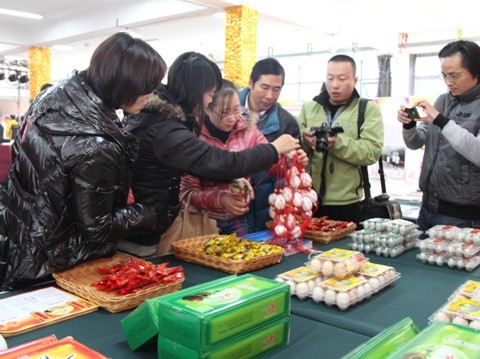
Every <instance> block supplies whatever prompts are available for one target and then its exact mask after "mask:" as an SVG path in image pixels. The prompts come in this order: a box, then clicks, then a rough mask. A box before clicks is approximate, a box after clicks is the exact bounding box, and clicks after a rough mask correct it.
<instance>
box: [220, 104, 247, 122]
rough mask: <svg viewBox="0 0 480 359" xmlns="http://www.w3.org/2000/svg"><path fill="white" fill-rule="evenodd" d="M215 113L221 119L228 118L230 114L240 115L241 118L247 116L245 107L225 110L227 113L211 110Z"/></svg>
mask: <svg viewBox="0 0 480 359" xmlns="http://www.w3.org/2000/svg"><path fill="white" fill-rule="evenodd" d="M211 111H212V112H213V113H214V114H215V115H217V116H218V117H220V119H221V120H223V119H226V118H229V117H231V116H234V117H237V116H240V115H241V116H242V117H243V118H247V116H248V110H247V109H246V108H245V107H242V106H240V107H237V108H235V110H234V111H233V112H227V113H223V114H222V113H218V112H216V111H214V110H211Z"/></svg>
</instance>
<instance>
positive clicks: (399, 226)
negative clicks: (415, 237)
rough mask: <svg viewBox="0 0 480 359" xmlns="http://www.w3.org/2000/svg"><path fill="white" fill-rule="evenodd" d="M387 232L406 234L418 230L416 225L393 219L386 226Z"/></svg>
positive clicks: (404, 220)
mask: <svg viewBox="0 0 480 359" xmlns="http://www.w3.org/2000/svg"><path fill="white" fill-rule="evenodd" d="M386 227H387V231H388V232H393V233H400V234H407V233H411V232H413V231H415V230H416V229H418V225H416V224H415V223H413V222H410V221H407V220H406V219H394V220H391V221H390V222H388V223H387V224H386Z"/></svg>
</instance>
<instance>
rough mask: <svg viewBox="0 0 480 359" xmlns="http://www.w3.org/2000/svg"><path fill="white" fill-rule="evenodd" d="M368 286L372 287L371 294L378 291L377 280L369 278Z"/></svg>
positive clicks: (378, 284) (378, 282)
mask: <svg viewBox="0 0 480 359" xmlns="http://www.w3.org/2000/svg"><path fill="white" fill-rule="evenodd" d="M368 284H370V286H371V287H372V291H373V293H375V292H377V291H379V290H380V281H379V280H378V279H377V278H370V279H369V280H368Z"/></svg>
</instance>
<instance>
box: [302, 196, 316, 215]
mask: <svg viewBox="0 0 480 359" xmlns="http://www.w3.org/2000/svg"><path fill="white" fill-rule="evenodd" d="M302 201H303V202H302V209H303V210H304V211H305V212H307V211H311V210H312V208H313V203H312V200H311V199H310V197H303V200H302Z"/></svg>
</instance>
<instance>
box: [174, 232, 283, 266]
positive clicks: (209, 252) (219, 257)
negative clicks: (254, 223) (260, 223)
mask: <svg viewBox="0 0 480 359" xmlns="http://www.w3.org/2000/svg"><path fill="white" fill-rule="evenodd" d="M172 251H173V255H174V256H175V257H177V258H179V259H182V260H184V261H187V262H193V263H197V264H201V265H204V266H207V267H212V268H215V269H218V270H221V271H224V272H227V273H233V274H240V273H246V272H250V271H254V270H257V269H260V268H264V267H267V266H270V265H273V264H277V263H279V262H281V261H282V258H283V253H284V250H283V248H282V247H280V246H276V245H271V244H268V243H265V242H254V241H251V240H248V239H245V238H239V237H237V236H236V234H229V235H219V234H211V235H206V236H199V237H192V238H185V239H182V240H179V241H176V242H174V243H172Z"/></svg>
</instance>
